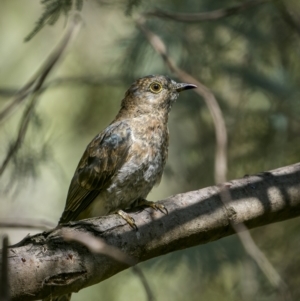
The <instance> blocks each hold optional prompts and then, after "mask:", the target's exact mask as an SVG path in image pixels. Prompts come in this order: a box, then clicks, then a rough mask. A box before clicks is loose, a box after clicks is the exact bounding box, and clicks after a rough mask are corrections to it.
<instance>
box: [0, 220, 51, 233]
mask: <svg viewBox="0 0 300 301" xmlns="http://www.w3.org/2000/svg"><path fill="white" fill-rule="evenodd" d="M55 226H56V224H54V223H51V222H49V221H45V220H32V219H30V220H29V219H28V220H26V219H22V218H18V219H17V220H16V219H13V220H12V219H0V228H23V229H39V230H45V231H46V230H50V229H53V228H54V227H55Z"/></svg>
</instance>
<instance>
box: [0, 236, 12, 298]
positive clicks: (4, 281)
mask: <svg viewBox="0 0 300 301" xmlns="http://www.w3.org/2000/svg"><path fill="white" fill-rule="evenodd" d="M7 257H8V237H7V236H6V235H5V236H4V237H3V239H2V256H1V271H0V301H9V300H10V293H9V291H10V289H9V282H8V259H7Z"/></svg>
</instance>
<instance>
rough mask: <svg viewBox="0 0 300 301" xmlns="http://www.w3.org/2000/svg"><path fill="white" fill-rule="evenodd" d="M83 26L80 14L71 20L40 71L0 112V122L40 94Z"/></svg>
mask: <svg viewBox="0 0 300 301" xmlns="http://www.w3.org/2000/svg"><path fill="white" fill-rule="evenodd" d="M80 25H81V19H80V16H79V14H75V15H74V16H73V18H72V19H71V22H70V25H69V26H68V28H67V30H66V32H65V34H64V36H63V37H62V39H61V41H60V42H59V44H58V45H57V46H56V47H55V48H54V49H53V50H52V52H51V53H50V55H49V56H48V58H47V59H46V61H45V62H44V63H43V64H42V66H41V67H40V68H39V70H38V71H37V72H36V74H34V75H33V76H32V77H31V78H30V79H29V81H28V82H27V83H26V84H25V85H24V86H23V87H22V88H21V89H20V90H19V91H18V92H17V93H16V95H15V96H14V97H13V99H12V100H11V101H10V102H9V104H8V105H7V106H6V107H5V108H4V109H3V110H2V111H1V112H0V121H2V120H3V119H4V118H5V117H6V116H8V114H9V113H10V112H11V111H12V109H13V108H15V107H16V106H17V105H19V104H20V103H21V102H22V101H23V100H24V99H25V98H26V97H27V96H28V95H29V94H31V93H32V94H34V93H35V92H38V91H39V90H40V88H41V86H42V85H43V83H44V81H45V79H46V78H47V76H48V75H49V73H50V71H51V70H52V69H53V67H54V66H55V65H56V64H57V62H58V60H59V59H60V58H61V57H62V54H63V53H64V52H65V50H66V49H67V46H68V45H69V44H70V41H71V40H72V39H73V38H74V37H75V36H76V34H77V33H78V30H79V27H80Z"/></svg>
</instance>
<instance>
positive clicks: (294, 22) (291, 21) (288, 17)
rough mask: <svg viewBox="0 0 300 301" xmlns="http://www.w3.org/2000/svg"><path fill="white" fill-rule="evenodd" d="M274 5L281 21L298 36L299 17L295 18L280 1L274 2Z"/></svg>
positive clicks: (299, 27)
mask: <svg viewBox="0 0 300 301" xmlns="http://www.w3.org/2000/svg"><path fill="white" fill-rule="evenodd" d="M273 3H274V5H275V6H276V7H277V9H278V10H279V12H280V13H281V16H282V18H283V20H284V21H285V22H286V23H287V24H288V25H289V26H290V27H291V28H292V29H293V30H295V31H296V32H297V34H298V35H300V22H299V16H295V15H294V13H293V12H291V10H290V9H288V8H287V7H286V4H285V3H284V2H283V1H282V0H275V1H274V2H273Z"/></svg>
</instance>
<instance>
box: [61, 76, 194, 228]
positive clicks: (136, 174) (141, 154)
mask: <svg viewBox="0 0 300 301" xmlns="http://www.w3.org/2000/svg"><path fill="white" fill-rule="evenodd" d="M156 88H159V89H161V90H160V91H158V90H157V91H156ZM192 88H195V86H194V85H190V84H177V83H175V82H174V81H173V80H171V79H169V78H168V77H166V76H162V75H151V76H147V77H144V78H141V79H138V80H137V81H136V82H134V83H133V84H132V85H131V87H130V88H129V89H128V90H127V92H126V94H125V97H124V99H123V100H122V104H121V109H120V111H119V113H118V115H117V116H116V118H115V119H114V121H113V122H112V123H111V124H110V125H109V126H108V127H107V128H106V129H105V130H103V131H102V132H101V133H100V134H98V135H97V136H96V137H95V138H94V139H93V140H92V141H91V142H90V144H89V145H88V146H87V148H86V150H85V152H84V154H83V156H82V158H81V160H80V162H79V164H78V166H77V169H76V171H75V174H74V176H73V179H72V181H71V184H70V188H69V192H68V196H67V202H66V206H65V210H64V212H63V214H62V217H61V219H60V221H59V223H65V222H68V221H71V220H78V219H81V218H85V217H88V216H101V215H107V214H110V213H113V212H117V211H118V210H120V209H126V208H128V207H130V206H132V204H133V203H135V202H136V201H137V200H139V199H145V198H146V197H147V195H148V193H149V192H150V190H151V189H152V188H153V186H154V185H155V184H157V183H159V182H160V179H161V176H162V173H163V169H164V166H165V163H166V160H167V156H168V144H169V134H168V127H167V122H168V114H169V112H170V109H171V106H172V104H173V103H174V102H175V100H176V99H177V97H178V92H180V91H182V90H186V89H192Z"/></svg>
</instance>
